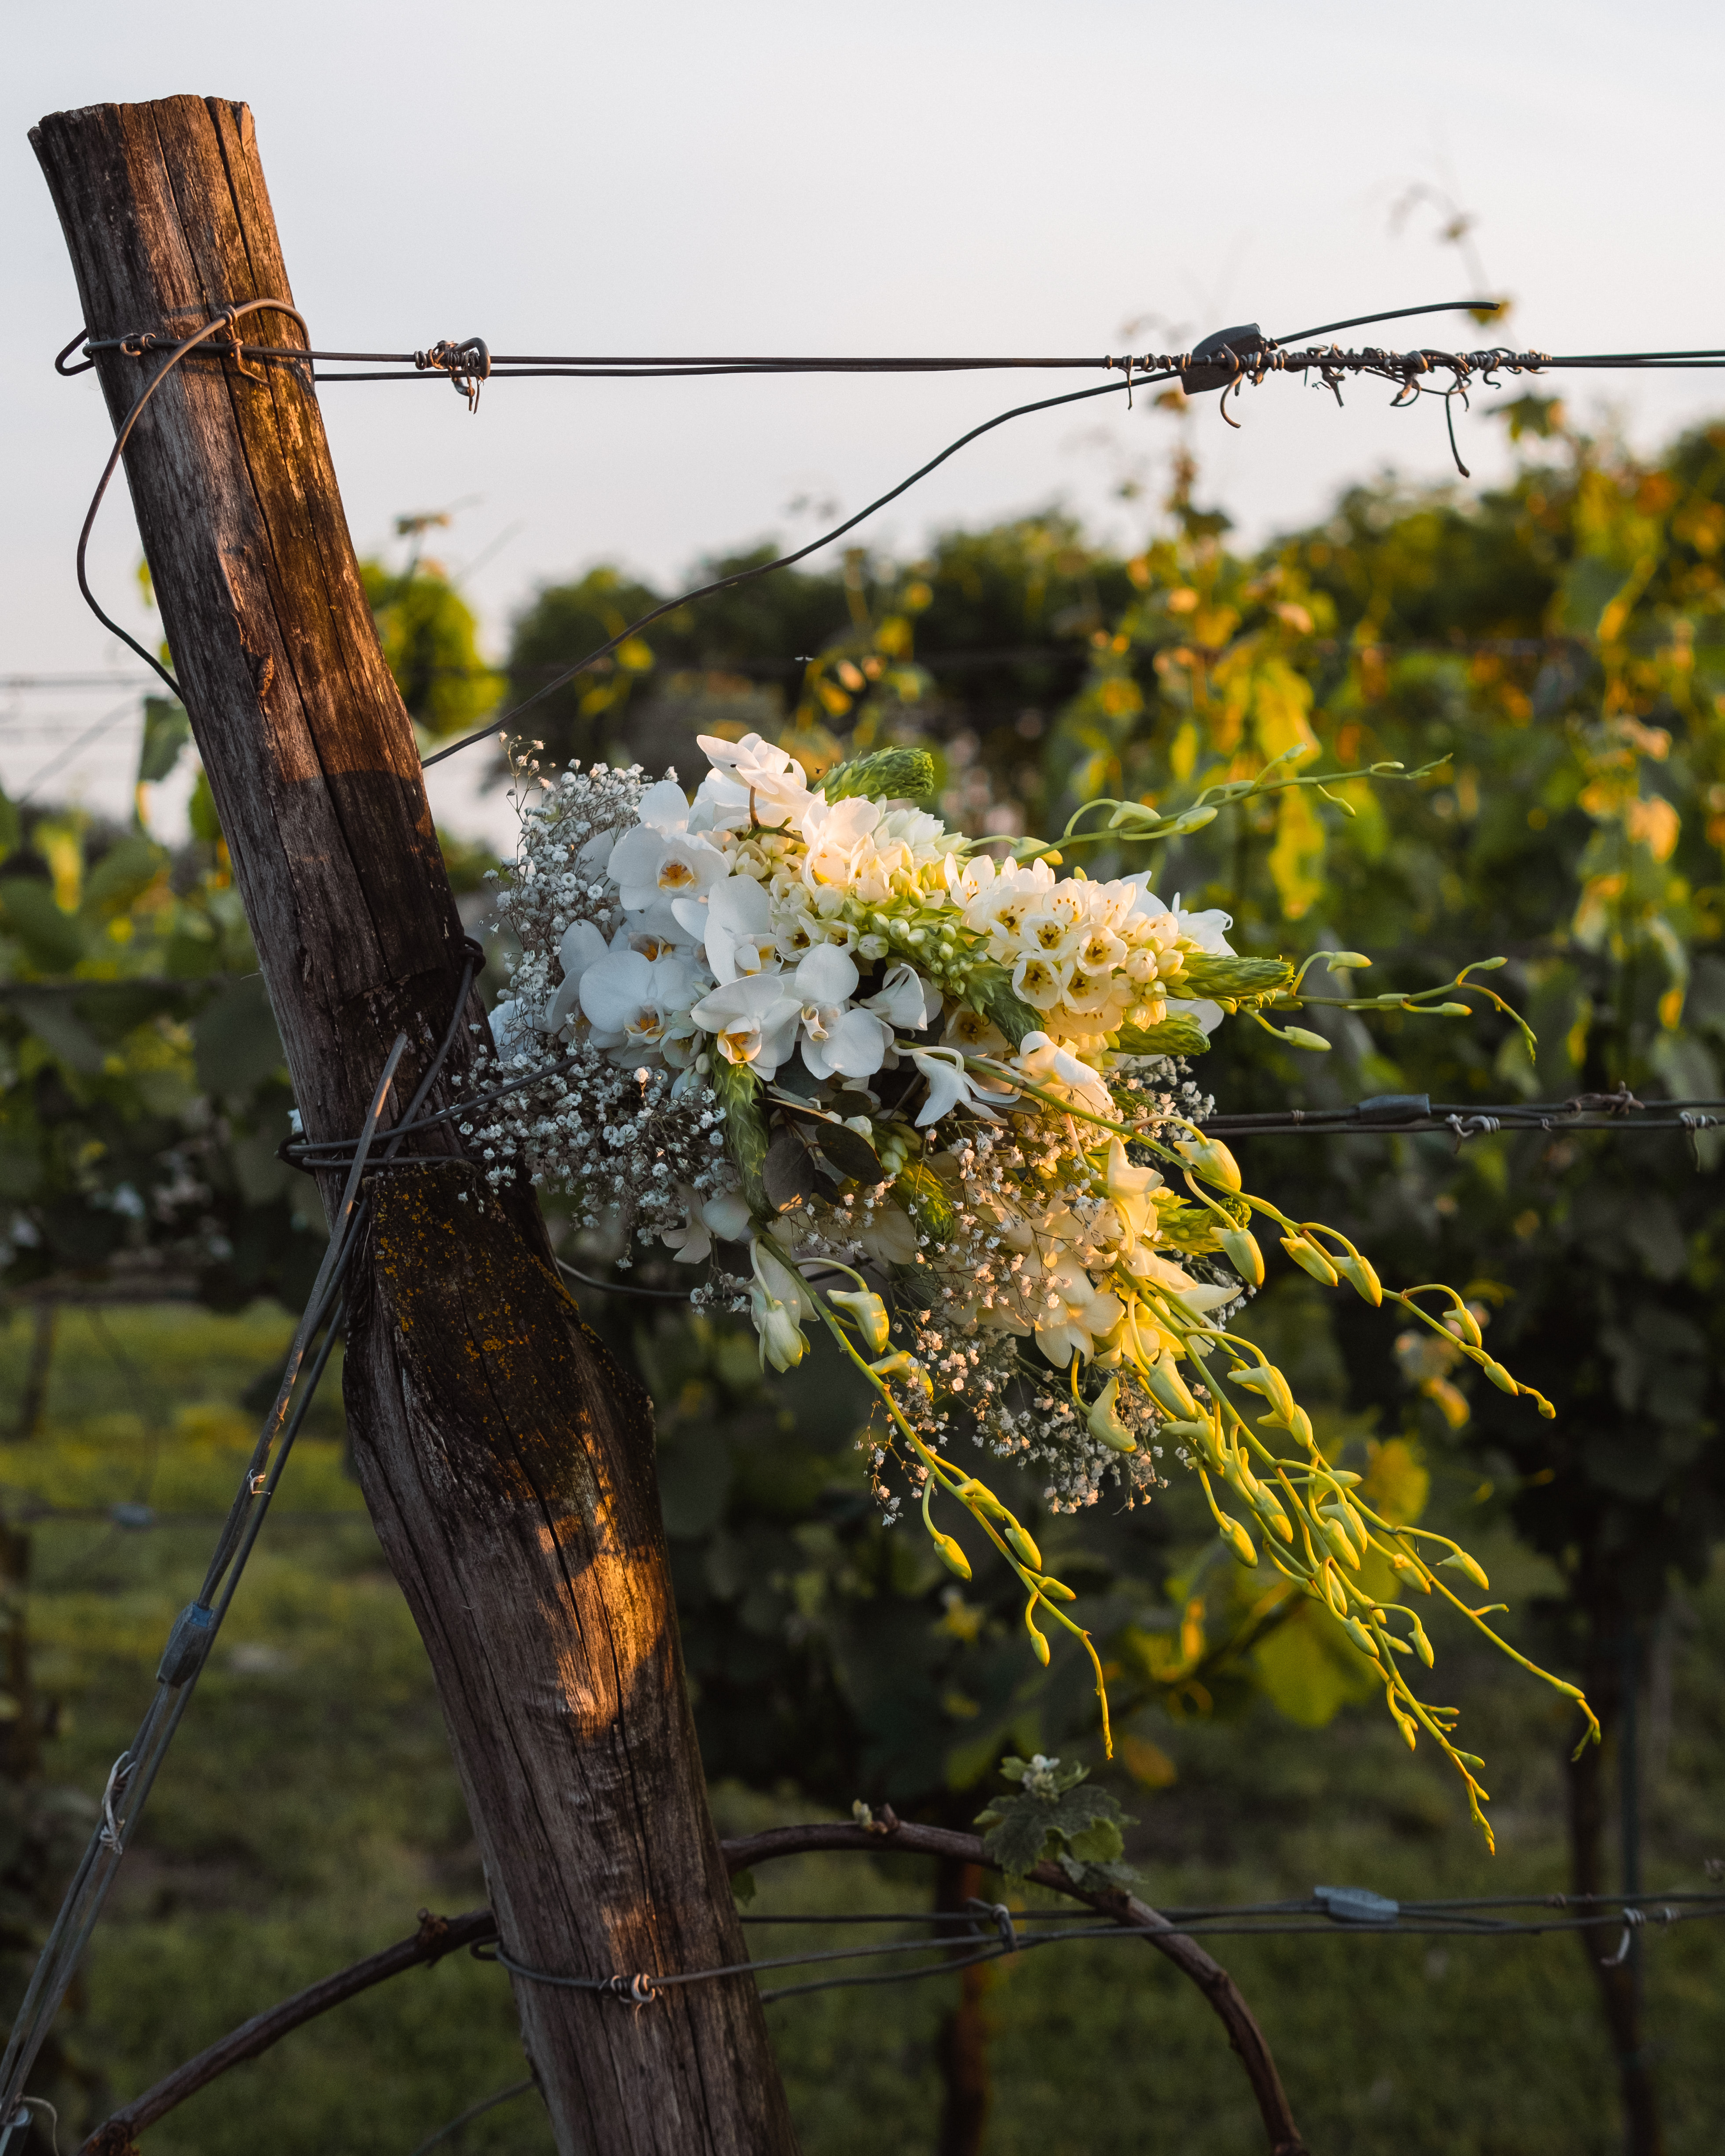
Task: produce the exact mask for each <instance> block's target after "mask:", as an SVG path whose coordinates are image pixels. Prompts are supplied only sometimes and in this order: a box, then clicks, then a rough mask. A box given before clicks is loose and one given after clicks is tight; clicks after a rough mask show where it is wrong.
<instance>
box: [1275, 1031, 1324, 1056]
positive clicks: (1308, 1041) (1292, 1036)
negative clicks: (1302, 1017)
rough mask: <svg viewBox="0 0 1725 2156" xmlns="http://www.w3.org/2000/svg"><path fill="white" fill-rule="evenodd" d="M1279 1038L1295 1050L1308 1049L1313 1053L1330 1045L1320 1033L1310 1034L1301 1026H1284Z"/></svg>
mask: <svg viewBox="0 0 1725 2156" xmlns="http://www.w3.org/2000/svg"><path fill="white" fill-rule="evenodd" d="M1281 1037H1282V1039H1284V1040H1286V1041H1287V1042H1289V1043H1290V1044H1291V1045H1292V1046H1293V1047H1295V1048H1309V1049H1311V1050H1313V1051H1314V1053H1316V1052H1317V1050H1324V1049H1327V1048H1328V1047H1329V1045H1330V1044H1329V1042H1328V1041H1327V1040H1326V1039H1324V1037H1323V1035H1322V1034H1321V1033H1310V1032H1308V1031H1307V1029H1306V1028H1305V1027H1304V1026H1303V1025H1285V1026H1284V1027H1283V1028H1282V1029H1281Z"/></svg>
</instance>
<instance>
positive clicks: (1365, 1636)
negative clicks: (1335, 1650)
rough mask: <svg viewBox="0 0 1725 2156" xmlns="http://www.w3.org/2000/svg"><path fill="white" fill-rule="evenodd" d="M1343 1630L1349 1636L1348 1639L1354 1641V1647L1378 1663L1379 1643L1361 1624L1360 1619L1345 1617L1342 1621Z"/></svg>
mask: <svg viewBox="0 0 1725 2156" xmlns="http://www.w3.org/2000/svg"><path fill="white" fill-rule="evenodd" d="M1342 1630H1343V1631H1344V1632H1345V1633H1346V1634H1347V1635H1348V1638H1349V1639H1350V1640H1353V1644H1354V1645H1355V1646H1356V1647H1358V1649H1359V1650H1360V1652H1361V1653H1362V1654H1363V1655H1370V1656H1371V1658H1372V1660H1373V1661H1374V1662H1375V1661H1377V1659H1378V1642H1377V1641H1376V1640H1374V1639H1373V1637H1372V1635H1371V1634H1370V1633H1369V1632H1368V1630H1366V1628H1365V1626H1364V1625H1362V1624H1361V1622H1360V1621H1359V1620H1358V1617H1344V1618H1343V1620H1342Z"/></svg>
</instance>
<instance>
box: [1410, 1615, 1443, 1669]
mask: <svg viewBox="0 0 1725 2156" xmlns="http://www.w3.org/2000/svg"><path fill="white" fill-rule="evenodd" d="M1408 1622H1409V1624H1410V1625H1412V1626H1413V1628H1414V1653H1415V1654H1416V1655H1419V1657H1420V1661H1422V1662H1424V1663H1425V1666H1426V1668H1427V1669H1432V1668H1434V1667H1435V1666H1436V1662H1437V1657H1436V1655H1434V1654H1433V1652H1432V1651H1431V1642H1430V1640H1428V1639H1427V1638H1426V1636H1425V1626H1424V1625H1422V1624H1421V1623H1420V1620H1419V1619H1418V1618H1417V1617H1416V1616H1415V1615H1414V1613H1413V1611H1412V1610H1411V1609H1410V1610H1409V1612H1408Z"/></svg>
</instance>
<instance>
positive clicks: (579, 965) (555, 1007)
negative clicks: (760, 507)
mask: <svg viewBox="0 0 1725 2156" xmlns="http://www.w3.org/2000/svg"><path fill="white" fill-rule="evenodd" d="M609 948H610V946H609V945H608V943H607V942H606V941H605V939H604V937H603V936H601V935H600V933H599V932H598V929H597V928H595V927H593V923H592V921H571V922H570V923H569V926H568V927H567V928H566V929H565V930H564V931H563V940H562V942H561V943H560V944H559V945H558V946H557V962H558V963H559V965H561V966H562V969H563V978H562V980H561V981H560V982H559V983H558V984H557V993H556V994H555V995H554V996H553V997H552V999H551V1006H550V1009H548V1010H547V1012H546V1014H545V1029H546V1031H547V1033H560V1032H562V1029H563V1028H564V1026H565V1025H567V1024H568V1022H569V1020H570V1019H572V1018H573V1017H574V1015H575V1014H576V1013H577V1012H578V1010H579V1009H580V1008H581V977H582V975H583V973H586V971H587V969H588V967H589V966H596V965H598V962H599V961H600V959H601V958H603V957H604V955H605V953H606V952H607V951H608V949H609Z"/></svg>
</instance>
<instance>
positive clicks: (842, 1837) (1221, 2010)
mask: <svg viewBox="0 0 1725 2156" xmlns="http://www.w3.org/2000/svg"><path fill="white" fill-rule="evenodd" d="M882 1826H884V1827H885V1828H886V1831H885V1832H884V1833H883V1832H881V1831H880V1828H881V1827H882ZM720 1846H721V1849H722V1850H723V1851H724V1853H725V1863H726V1869H727V1870H728V1871H731V1872H732V1873H733V1874H735V1873H737V1872H738V1871H747V1870H748V1869H750V1867H751V1866H754V1865H757V1864H764V1863H767V1862H768V1861H770V1860H771V1859H772V1858H773V1857H775V1856H803V1855H804V1854H805V1853H807V1852H809V1851H814V1850H846V1849H849V1850H872V1851H875V1852H876V1853H877V1854H878V1852H879V1851H881V1850H884V1849H891V1850H894V1851H903V1852H908V1853H909V1854H911V1855H913V1856H945V1857H950V1858H952V1859H954V1860H955V1861H957V1862H958V1863H961V1864H980V1865H983V1866H986V1867H987V1868H988V1869H989V1870H993V1868H994V1867H993V1866H992V1865H990V1864H989V1862H988V1857H987V1856H984V1854H983V1844H982V1837H981V1836H980V1835H974V1834H961V1833H959V1832H957V1830H954V1829H952V1828H951V1827H941V1826H908V1825H901V1823H900V1822H899V1821H898V1820H896V1819H895V1818H894V1817H893V1815H892V1814H891V1810H890V1809H887V1808H886V1807H883V1808H882V1814H881V1817H880V1820H879V1821H878V1822H877V1824H876V1825H875V1826H874V1827H861V1826H845V1825H839V1823H837V1822H836V1821H834V1823H833V1824H831V1825H813V1826H779V1827H769V1828H768V1830H767V1831H766V1832H765V1833H764V1834H752V1835H744V1836H743V1837H742V1839H741V1840H737V1841H726V1842H721V1844H720ZM1029 1877H1030V1878H1031V1879H1033V1880H1034V1881H1035V1882H1036V1884H1037V1885H1038V1886H1047V1887H1050V1888H1052V1890H1053V1891H1054V1892H1055V1893H1056V1894H1065V1895H1066V1896H1068V1897H1070V1899H1071V1900H1073V1901H1075V1902H1085V1903H1086V1904H1087V1905H1088V1906H1089V1907H1091V1908H1092V1909H1094V1910H1096V1912H1098V1914H1099V1915H1101V1916H1104V1917H1111V1918H1112V1919H1113V1921H1114V1922H1116V1923H1117V1924H1119V1925H1121V1926H1122V1928H1125V1929H1126V1930H1127V1931H1137V1932H1142V1933H1143V1934H1144V1937H1145V1943H1147V1945H1149V1946H1153V1947H1154V1948H1155V1949H1156V1951H1157V1952H1158V1953H1162V1954H1166V1955H1167V1957H1168V1959H1169V1960H1170V1961H1171V1962H1172V1963H1173V1964H1174V1967H1175V1968H1176V1969H1178V1970H1179V1971H1180V1973H1181V1974H1182V1975H1183V1976H1186V1977H1189V1978H1190V1979H1191V1980H1192V1982H1193V1983H1194V1984H1196V1985H1197V1986H1198V1988H1199V1990H1200V1991H1201V1992H1202V1993H1203V1994H1204V1998H1205V1999H1206V2000H1207V2001H1208V2002H1209V2007H1210V2010H1211V2011H1212V2012H1213V2013H1214V2015H1216V2016H1217V2018H1218V2019H1219V2020H1220V2022H1221V2024H1222V2025H1223V2027H1224V2029H1225V2030H1227V2031H1228V2040H1229V2042H1230V2044H1231V2045H1232V2046H1233V2047H1234V2049H1235V2051H1236V2052H1237V2053H1238V2054H1239V2057H1240V2064H1241V2066H1244V2067H1245V2072H1246V2079H1247V2080H1248V2081H1249V2082H1250V2083H1251V2085H1252V2094H1253V2096H1254V2097H1255V2098H1256V2099H1257V2104H1258V2111H1259V2114H1260V2117H1262V2119H1263V2121H1264V2130H1265V2132H1266V2134H1267V2135H1268V2136H1269V2138H1270V2156H1309V2152H1308V2151H1307V2146H1306V2143H1305V2142H1304V2141H1303V2140H1302V2139H1301V2135H1300V2129H1299V2128H1297V2127H1296V2125H1295V2123H1294V2114H1293V2112H1292V2111H1291V2108H1290V2107H1289V2104H1288V2099H1287V2095H1286V2091H1285V2090H1284V2089H1283V2087H1282V2085H1281V2075H1280V2074H1279V2073H1278V2072H1277V2071H1276V2061H1275V2059H1274V2057H1273V2056H1271V2050H1270V2046H1269V2045H1268V2044H1267V2043H1266V2041H1265V2040H1264V2032H1263V2030H1261V2029H1260V2027H1259V2026H1258V2023H1257V2020H1256V2017H1255V2015H1254V2014H1253V2012H1252V2010H1251V2009H1250V2006H1248V2005H1246V2003H1245V1999H1244V1998H1243V1997H1242V1996H1241V1994H1240V1987H1239V1985H1238V1984H1235V1981H1234V1979H1233V1978H1232V1977H1231V1976H1230V1974H1228V1972H1227V1970H1226V1969H1224V1968H1223V1966H1222V1964H1221V1963H1220V1962H1219V1961H1217V1960H1215V1959H1214V1957H1213V1956H1211V1955H1209V1954H1207V1953H1205V1952H1204V1948H1202V1947H1201V1946H1200V1945H1199V1943H1198V1942H1197V1940H1196V1939H1194V1938H1188V1937H1187V1936H1186V1934H1185V1933H1183V1932H1178V1931H1176V1930H1175V1929H1174V1928H1173V1925H1172V1924H1171V1923H1170V1922H1168V1918H1167V1917H1164V1916H1163V1915H1162V1914H1160V1912H1158V1911H1157V1910H1155V1909H1153V1908H1152V1907H1150V1906H1149V1904H1148V1903H1147V1902H1141V1901H1139V1900H1138V1899H1137V1897H1136V1896H1135V1895H1132V1894H1127V1893H1123V1892H1121V1891H1120V1890H1119V1889H1118V1888H1113V1887H1111V1888H1107V1889H1105V1890H1103V1891H1102V1892H1091V1891H1090V1890H1088V1889H1086V1888H1084V1887H1081V1886H1074V1885H1073V1883H1072V1881H1070V1879H1069V1878H1068V1877H1067V1876H1066V1875H1065V1872H1064V1871H1061V1870H1060V1866H1058V1865H1055V1864H1039V1865H1038V1866H1036V1868H1035V1870H1034V1871H1032V1872H1030V1873H1029Z"/></svg>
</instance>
